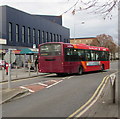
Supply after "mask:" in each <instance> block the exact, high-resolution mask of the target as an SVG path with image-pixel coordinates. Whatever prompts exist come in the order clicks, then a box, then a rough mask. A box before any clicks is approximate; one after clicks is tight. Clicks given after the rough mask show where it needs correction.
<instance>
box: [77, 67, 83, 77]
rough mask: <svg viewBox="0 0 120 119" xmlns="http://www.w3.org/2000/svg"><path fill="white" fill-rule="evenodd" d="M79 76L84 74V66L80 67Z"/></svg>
mask: <svg viewBox="0 0 120 119" xmlns="http://www.w3.org/2000/svg"><path fill="white" fill-rule="evenodd" d="M78 74H79V75H82V74H83V67H82V66H80V67H79V72H78Z"/></svg>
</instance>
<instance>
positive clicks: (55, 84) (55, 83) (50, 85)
mask: <svg viewBox="0 0 120 119" xmlns="http://www.w3.org/2000/svg"><path fill="white" fill-rule="evenodd" d="M62 81H63V80H60V81H58V82H56V83H54V84H52V85H50V86H48V87H46V88H50V87H52V86H54V85H56V84H58V83H60V82H62Z"/></svg>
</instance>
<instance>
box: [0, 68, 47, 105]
mask: <svg viewBox="0 0 120 119" xmlns="http://www.w3.org/2000/svg"><path fill="white" fill-rule="evenodd" d="M47 74H48V73H39V72H35V71H34V70H31V71H30V72H29V71H28V70H27V69H24V68H20V69H11V80H12V81H13V80H20V79H26V78H32V77H38V76H42V75H47ZM4 82H8V75H6V72H5V70H0V89H1V90H0V104H3V103H5V102H8V101H10V100H11V99H13V98H15V97H17V96H19V97H21V96H20V95H27V94H29V91H28V90H26V89H21V88H10V89H9V88H3V87H2V83H4Z"/></svg>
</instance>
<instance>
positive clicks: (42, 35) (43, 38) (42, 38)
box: [42, 31, 44, 43]
mask: <svg viewBox="0 0 120 119" xmlns="http://www.w3.org/2000/svg"><path fill="white" fill-rule="evenodd" d="M42 43H44V31H42Z"/></svg>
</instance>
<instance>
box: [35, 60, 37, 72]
mask: <svg viewBox="0 0 120 119" xmlns="http://www.w3.org/2000/svg"><path fill="white" fill-rule="evenodd" d="M37 66H38V58H36V60H35V71H37Z"/></svg>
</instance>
